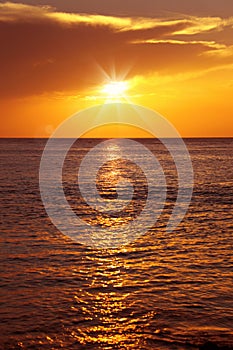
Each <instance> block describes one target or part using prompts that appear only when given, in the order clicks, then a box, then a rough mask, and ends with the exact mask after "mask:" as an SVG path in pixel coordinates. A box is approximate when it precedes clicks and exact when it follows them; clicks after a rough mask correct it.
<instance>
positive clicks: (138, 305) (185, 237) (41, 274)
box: [0, 139, 233, 350]
mask: <svg viewBox="0 0 233 350" xmlns="http://www.w3.org/2000/svg"><path fill="white" fill-rule="evenodd" d="M98 142H100V140H82V141H80V142H79V143H78V144H77V145H76V146H75V147H74V148H73V149H72V150H71V152H70V154H69V155H68V159H67V162H66V164H65V166H64V190H65V193H66V195H67V198H68V200H69V203H70V205H71V206H72V207H73V210H74V211H75V210H76V209H77V208H78V209H79V210H80V212H81V214H82V217H83V219H84V220H86V221H87V222H89V223H91V224H98V223H100V224H101V225H112V224H114V222H113V221H114V220H115V219H112V220H113V221H111V220H110V221H109V218H107V217H101V216H100V215H97V214H96V213H95V212H93V211H92V210H91V209H90V208H88V207H87V206H86V205H85V203H84V201H83V200H82V199H81V198H80V196H79V193H78V191H77V186H76V185H75V176H76V173H73V170H72V169H73V166H74V159H76V160H78V161H77V164H78V162H79V160H80V158H81V157H82V156H83V155H85V153H86V152H87V151H88V150H89V149H90V148H92V147H93V145H95V144H97V143H98ZM140 142H142V143H144V144H145V145H146V146H147V147H148V148H150V149H151V150H152V151H153V152H154V153H157V154H156V156H157V158H158V159H160V161H161V163H162V165H163V167H164V169H165V173H166V177H167V183H168V196H167V204H166V206H165V209H164V212H163V214H162V216H161V218H160V219H159V221H158V222H157V224H155V227H154V228H153V229H151V230H150V231H149V232H148V233H147V234H146V235H144V236H141V237H140V238H139V239H138V240H137V241H135V242H132V243H130V244H129V245H128V246H124V247H122V248H119V249H115V250H111V249H109V250H98V249H91V248H88V247H85V246H82V245H80V244H77V243H74V242H72V241H71V240H70V239H69V238H68V237H65V236H63V235H62V234H61V233H60V232H59V231H58V230H57V229H56V228H55V227H54V226H53V224H52V223H51V221H50V219H49V218H48V216H47V214H46V212H45V210H44V207H43V205H42V202H41V199H40V193H39V185H38V172H39V163H40V157H41V153H42V151H43V147H44V145H45V140H36V139H33V140H32V139H28V140H16V139H11V140H7V139H6V140H1V141H0V146H1V153H0V158H1V177H0V180H1V182H0V184H1V192H2V196H1V236H0V240H1V253H0V254H1V255H0V270H1V278H0V301H1V304H0V321H1V322H0V349H43V350H44V349H106V350H107V349H199V348H201V347H202V345H203V344H206V343H207V342H211V343H210V344H209V347H207V344H206V347H205V348H208V349H215V348H216V347H217V346H218V348H222V349H233V293H232V290H233V283H232V282H233V256H232V248H233V246H232V243H233V240H232V233H233V220H232V218H233V187H232V185H233V171H232V169H233V168H232V166H233V139H193V140H191V139H188V140H186V144H187V146H188V149H189V151H190V154H191V157H192V161H193V167H194V172H195V187H194V194H193V199H192V203H191V205H190V208H189V211H188V213H187V215H186V217H185V219H184V220H183V222H182V223H181V224H180V225H179V227H178V228H177V229H176V230H175V231H174V232H173V233H172V234H167V233H166V231H165V226H166V222H167V219H168V217H169V215H170V212H171V208H172V205H173V204H172V203H173V202H174V201H175V197H176V193H177V180H176V176H175V175H176V171H175V167H174V165H173V164H172V160H171V159H170V158H169V155H168V154H167V153H166V151H165V150H164V149H163V147H162V146H161V145H160V144H158V143H156V142H154V141H152V140H140ZM113 145H114V141H113ZM77 164H76V166H77ZM128 165H129V164H128ZM109 166H110V169H109V168H108V169H107V171H108V173H109V174H108V176H107V177H106V176H105V177H104V174H103V177H102V179H106V178H107V179H108V181H109V182H108V186H106V183H105V181H104V180H102V184H101V183H100V184H99V186H100V191H101V190H102V192H103V195H106V196H108V197H109V198H111V196H113V197H114V193H115V192H114V188H111V170H114V167H116V164H112V165H111V164H110V165H109V164H108V167H109ZM111 166H112V167H113V169H111ZM119 166H120V169H121V171H124V170H123V168H124V166H127V164H119ZM103 173H104V169H103ZM131 175H132V174H131ZM139 176H141V177H142V179H143V175H142V174H140V172H139ZM109 179H110V180H109ZM112 181H113V180H112ZM112 184H114V181H113V182H112ZM113 187H114V186H113ZM139 187H140V191H139V192H138V196H137V193H136V195H135V198H134V202H135V203H136V205H134V206H132V207H130V208H128V210H129V211H130V213H129V212H127V213H122V220H123V221H124V220H130V218H129V214H130V215H131V216H132V217H134V216H135V215H137V210H139V209H138V206H139V207H140V205H141V203H143V201H144V200H146V194H145V193H144V192H145V191H146V186H144V187H143V186H139ZM134 209H135V213H134V212H133V210H134ZM118 220H119V218H118Z"/></svg>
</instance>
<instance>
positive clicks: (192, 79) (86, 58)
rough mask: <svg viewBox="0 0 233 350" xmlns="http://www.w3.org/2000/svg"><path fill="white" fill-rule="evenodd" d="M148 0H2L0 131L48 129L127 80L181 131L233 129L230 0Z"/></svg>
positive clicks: (134, 94) (136, 98)
mask: <svg viewBox="0 0 233 350" xmlns="http://www.w3.org/2000/svg"><path fill="white" fill-rule="evenodd" d="M97 3H98V6H97V5H96V4H97ZM153 4H154V1H151V0H143V1H142V0H134V1H130V0H129V1H128V2H127V1H122V0H120V1H119V0H118V2H116V1H115V0H113V1H112V2H111V1H105V0H100V1H98V2H97V1H95V2H94V1H93V0H89V1H88V0H86V1H84V0H82V1H78V0H77V1H71V0H70V1H69V0H68V1H47V2H46V0H45V1H25V2H24V3H20V2H18V1H17V2H0V43H1V46H0V110H1V135H0V136H1V137H49V136H50V134H51V133H52V131H53V130H54V129H55V128H56V127H57V126H58V125H59V123H61V122H62V121H63V120H64V119H66V118H67V117H69V116H70V115H72V114H74V113H75V112H77V111H79V110H82V109H83V108H87V107H90V106H94V105H96V104H103V103H105V102H106V101H107V102H108V99H109V98H110V97H111V96H110V95H109V94H108V91H106V88H105V85H106V84H109V83H110V84H111V81H124V82H126V84H127V85H126V86H127V88H126V91H125V92H124V94H125V95H126V97H127V101H130V102H132V103H135V104H139V105H143V106H145V107H149V108H152V109H154V110H156V111H157V112H159V113H160V114H162V115H163V116H165V117H166V118H167V119H168V120H169V121H170V122H172V123H173V125H174V126H175V127H176V129H177V130H178V131H179V133H180V134H181V135H182V136H183V137H233V2H232V0H229V1H228V0H225V2H224V1H217V0H215V1H214V0H213V1H212V2H210V1H205V0H203V1H197V0H196V1H194V0H190V1H181V0H179V1H175V0H174V1H172V0H163V1H160V0H159V1H156V4H154V5H153ZM187 4H188V5H187ZM130 133H131V134H132V135H131V134H130V136H144V135H142V134H140V133H138V132H137V131H135V130H133V131H132V130H131V132H130ZM91 136H106V137H112V136H114V133H113V130H110V129H106V130H105V131H103V130H102V131H101V132H100V133H98V132H96V133H95V132H92V134H91Z"/></svg>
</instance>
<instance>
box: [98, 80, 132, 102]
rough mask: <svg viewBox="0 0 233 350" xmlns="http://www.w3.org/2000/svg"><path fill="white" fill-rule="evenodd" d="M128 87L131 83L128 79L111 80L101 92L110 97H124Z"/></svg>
mask: <svg viewBox="0 0 233 350" xmlns="http://www.w3.org/2000/svg"><path fill="white" fill-rule="evenodd" d="M128 89H129V84H128V82H127V81H111V82H109V83H108V84H105V85H104V86H103V88H102V89H101V92H102V94H104V95H105V96H106V97H108V98H112V99H114V98H116V99H117V98H121V97H123V98H124V97H125V96H126V91H127V90H128Z"/></svg>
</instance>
